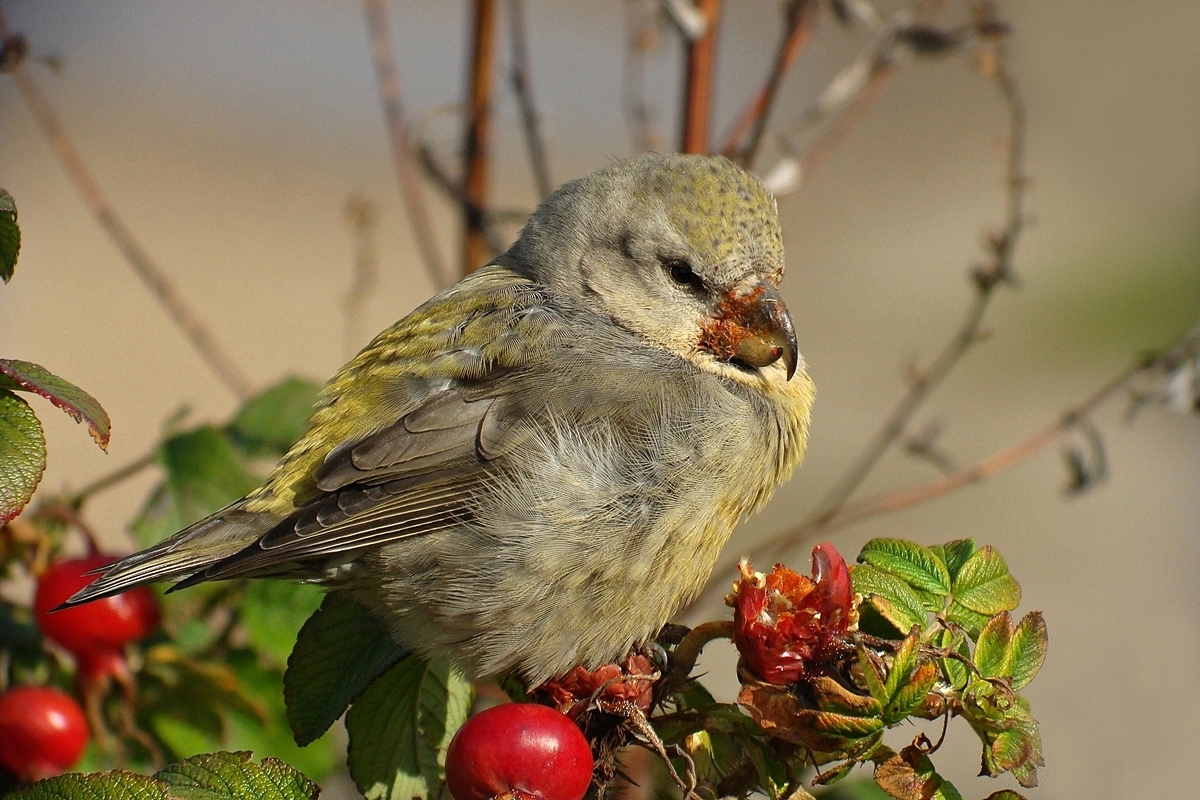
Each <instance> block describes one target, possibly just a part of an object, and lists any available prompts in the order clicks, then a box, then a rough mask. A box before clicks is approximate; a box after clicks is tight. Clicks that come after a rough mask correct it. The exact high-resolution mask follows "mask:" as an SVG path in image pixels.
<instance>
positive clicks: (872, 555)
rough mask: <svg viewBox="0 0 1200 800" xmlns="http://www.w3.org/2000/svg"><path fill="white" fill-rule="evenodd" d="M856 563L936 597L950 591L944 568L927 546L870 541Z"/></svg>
mask: <svg viewBox="0 0 1200 800" xmlns="http://www.w3.org/2000/svg"><path fill="white" fill-rule="evenodd" d="M858 560H859V561H863V562H866V563H868V564H870V565H871V566H873V567H877V568H879V569H881V570H884V571H885V572H889V573H891V574H892V575H895V576H896V577H898V578H900V579H901V580H903V581H904V582H905V583H907V584H908V585H909V586H912V587H913V588H915V589H920V590H922V591H925V592H929V593H931V594H935V595H938V596H945V595H947V594H949V592H950V573H949V572H947V570H946V565H945V564H943V563H942V560H941V559H940V558H938V557H937V556H936V555H934V553H933V552H932V551H930V550H929V548H927V547H922V546H921V545H919V544H916V543H915V542H908V541H905V540H903V539H872V540H871V541H869V542H867V543H866V544H865V545H863V549H862V551H861V552H860V553H859V554H858Z"/></svg>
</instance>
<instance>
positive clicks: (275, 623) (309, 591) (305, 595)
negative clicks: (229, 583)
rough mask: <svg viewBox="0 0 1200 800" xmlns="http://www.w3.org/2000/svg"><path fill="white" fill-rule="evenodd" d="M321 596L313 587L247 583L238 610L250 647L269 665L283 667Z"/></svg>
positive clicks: (299, 584)
mask: <svg viewBox="0 0 1200 800" xmlns="http://www.w3.org/2000/svg"><path fill="white" fill-rule="evenodd" d="M322 597H323V595H322V593H321V590H320V589H319V588H318V587H316V586H314V585H312V584H307V583H293V582H291V581H284V580H272V581H249V582H248V584H247V586H246V593H245V595H244V596H243V598H242V601H241V603H239V604H238V609H239V611H240V614H241V620H242V627H243V628H245V630H246V636H247V638H248V640H249V644H250V646H251V647H253V648H254V649H255V650H256V651H257V652H258V654H259V655H260V656H262V657H265V658H266V659H267V660H268V661H269V662H270V663H271V664H273V665H275V666H278V667H281V668H282V667H284V666H286V665H287V662H288V656H289V655H290V654H291V652H292V648H293V647H294V646H295V644H296V636H297V635H298V634H299V632H300V628H301V626H303V625H304V622H305V620H307V619H308V618H309V617H310V616H312V614H313V612H315V611H316V610H317V607H318V606H320V605H321V598H322Z"/></svg>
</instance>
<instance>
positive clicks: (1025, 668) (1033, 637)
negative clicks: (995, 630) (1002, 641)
mask: <svg viewBox="0 0 1200 800" xmlns="http://www.w3.org/2000/svg"><path fill="white" fill-rule="evenodd" d="M1049 645H1050V634H1049V632H1048V631H1047V630H1046V620H1045V619H1043V618H1042V613H1041V612H1040V611H1030V612H1029V613H1028V614H1026V615H1025V618H1024V619H1022V620H1021V624H1020V625H1018V626H1017V630H1016V631H1015V632H1014V633H1013V637H1012V643H1011V644H1010V645H1009V649H1010V650H1011V653H1012V680H1013V689H1016V690H1020V689H1023V688H1024V687H1025V686H1027V685H1028V684H1029V682H1030V681H1031V680H1033V678H1034V676H1035V675H1037V674H1038V670H1040V669H1041V668H1042V664H1043V663H1044V662H1045V660H1046V649H1047V648H1048V647H1049Z"/></svg>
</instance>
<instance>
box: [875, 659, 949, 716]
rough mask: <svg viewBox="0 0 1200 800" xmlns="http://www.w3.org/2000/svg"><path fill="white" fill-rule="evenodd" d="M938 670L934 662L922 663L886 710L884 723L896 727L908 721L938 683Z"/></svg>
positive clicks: (897, 692)
mask: <svg viewBox="0 0 1200 800" xmlns="http://www.w3.org/2000/svg"><path fill="white" fill-rule="evenodd" d="M937 679H938V668H937V665H936V664H934V663H933V662H932V661H926V662H924V663H922V664H921V665H920V666H919V667H917V668H916V670H914V671H913V674H912V675H911V676H910V677H909V679H908V682H907V683H905V684H904V685H903V686H901V687H900V688H899V689H898V690H897V691H896V696H895V697H894V698H892V702H891V703H889V704H888V707H887V708H886V709H884V712H883V721H884V722H885V723H887V724H888V725H894V724H896V723H897V722H900V721H902V720H904V719H906V718H907V717H908V716H909V715H910V714H912V713H913V712H914V711H916V710H917V709H918V708H919V707H920V706H921V704H922V703H923V702H924V701H925V697H926V695H928V694H929V692H930V690H932V689H933V685H934V684H935V683H937Z"/></svg>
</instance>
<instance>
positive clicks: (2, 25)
mask: <svg viewBox="0 0 1200 800" xmlns="http://www.w3.org/2000/svg"><path fill="white" fill-rule="evenodd" d="M16 38H19V37H13V36H10V34H9V30H8V23H7V21H6V20H5V18H4V12H3V9H0V39H2V40H4V41H5V42H6V43H7V42H9V41H11V40H13V39H16ZM17 49H19V48H12V47H9V46H6V47H5V50H6V51H9V52H13V51H15V50H17ZM4 71H6V72H9V73H11V74H12V76H13V79H14V80H16V82H17V86H18V87H19V88H20V90H21V94H22V96H23V97H24V98H25V102H26V104H27V105H28V106H29V110H30V111H32V112H33V116H34V117H35V118H36V119H37V121H38V124H39V125H40V126H41V128H42V133H43V134H44V135H45V136H46V138H47V139H48V140H49V142H50V146H51V147H52V148H53V149H54V153H55V155H57V156H58V160H59V161H60V162H61V163H62V165H63V167H64V168H65V169H66V171H67V175H68V177H70V179H71V181H72V182H73V183H74V184H75V188H76V189H77V190H78V191H79V194H80V195H81V196H82V197H83V202H84V204H85V205H87V207H88V210H89V211H90V212H91V213H92V216H94V217H95V218H96V221H97V222H99V223H100V227H102V228H103V229H104V232H105V233H107V234H108V236H109V238H110V239H112V240H113V242H114V243H115V244H116V245H117V248H118V249H119V250H120V251H121V254H122V255H124V256H125V260H126V261H127V262H129V265H130V266H131V267H133V271H134V272H135V273H136V274H137V276H138V277H139V278H141V280H142V283H144V284H145V285H146V286H147V288H149V289H150V291H151V292H153V294H154V297H155V299H157V300H158V302H159V303H160V304H161V305H162V307H163V308H164V309H165V310H166V312H167V315H168V316H169V317H170V318H171V321H172V322H173V323H175V327H177V328H178V329H179V330H180V331H181V332H182V333H183V335H184V336H185V337H187V340H188V341H189V342H191V344H192V347H193V348H195V350H196V352H197V353H199V354H200V357H201V358H203V359H204V361H205V362H206V363H207V364H208V366H209V367H210V368H211V369H212V371H213V372H214V373H216V375H217V377H218V378H220V379H221V382H222V383H224V384H225V386H226V387H227V388H228V389H229V390H230V391H231V392H233V393H234V394H235V395H236V396H237V397H238V398H239V399H241V400H245V399H246V398H248V397H249V396H250V395H251V394H252V392H253V386H252V384H251V382H250V379H249V378H247V377H246V375H245V374H244V373H243V372H242V371H241V369H239V368H238V366H237V365H236V364H235V363H234V361H233V359H232V358H230V356H229V354H228V353H226V352H225V350H224V348H222V347H221V345H220V343H219V342H218V341H217V339H216V337H215V336H214V335H213V334H212V332H211V331H210V330H209V329H208V326H206V325H205V324H204V323H203V322H202V321H201V320H200V317H199V316H198V315H197V314H196V312H195V310H194V309H193V308H192V307H191V306H190V305H188V303H187V301H186V300H184V299H183V295H181V294H180V293H179V290H178V289H177V288H176V287H175V284H174V283H173V282H172V281H171V279H170V278H169V277H168V276H167V274H166V273H165V272H164V271H163V270H162V268H161V267H159V266H158V264H156V263H155V262H154V260H153V259H151V258H150V255H149V254H148V253H147V252H146V251H145V250H144V249H143V248H142V246H141V244H140V243H138V241H137V240H136V239H134V238H133V234H132V233H130V231H129V229H128V228H127V227H126V226H125V223H124V222H123V221H122V220H121V218H120V217H119V216H118V215H117V212H116V209H114V208H113V207H112V204H111V203H109V201H108V198H107V197H105V196H104V193H103V192H102V191H101V190H100V186H99V185H98V184H97V183H96V179H95V178H94V177H93V176H92V173H91V171H90V170H88V168H87V165H86V164H84V162H83V158H82V157H81V156H80V155H79V151H78V150H76V149H75V145H74V143H73V142H72V141H71V139H70V138H69V137H68V136H67V132H66V130H65V129H64V128H63V126H62V123H61V122H59V119H58V115H57V114H55V113H54V109H53V108H51V107H50V103H49V102H48V101H47V100H46V96H45V95H44V94H42V90H41V88H40V87H39V86H38V85H37V83H36V82H35V81H34V80H33V78H32V76H30V75H29V74H28V73H27V72H26V71H25V68H24V66H23V65H22V64H21V62H20V60H19V59H15V60H13V61H12V63H6V64H5V65H4Z"/></svg>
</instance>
